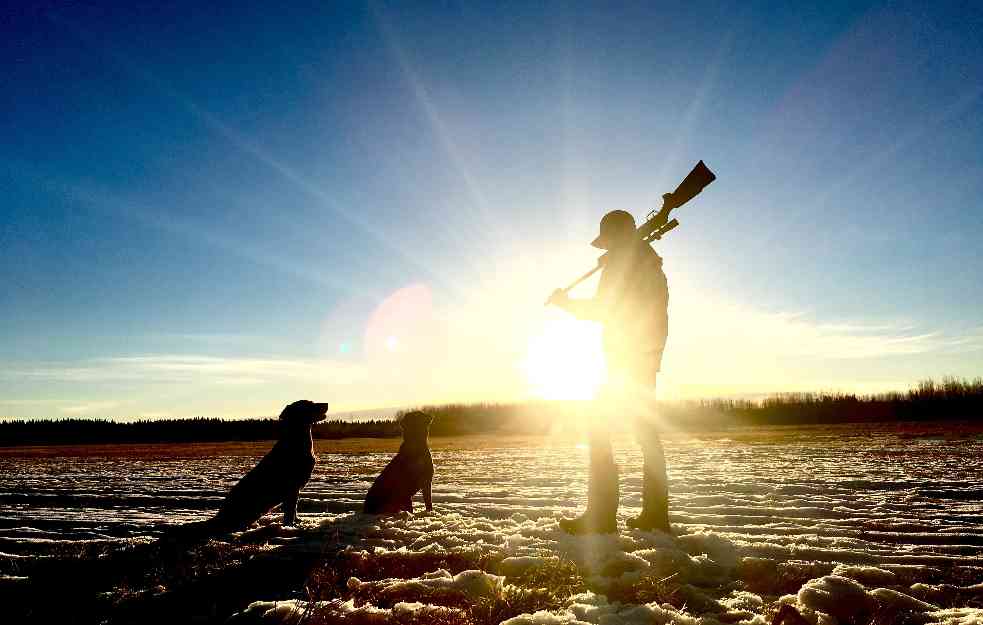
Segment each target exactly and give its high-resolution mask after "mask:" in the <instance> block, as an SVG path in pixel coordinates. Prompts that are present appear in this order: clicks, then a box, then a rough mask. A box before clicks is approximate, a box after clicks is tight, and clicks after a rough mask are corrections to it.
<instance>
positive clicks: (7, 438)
mask: <svg viewBox="0 0 983 625" xmlns="http://www.w3.org/2000/svg"><path fill="white" fill-rule="evenodd" d="M422 410H424V411H426V412H428V413H430V414H431V415H433V417H434V423H433V426H432V427H431V430H430V431H431V434H432V435H433V436H452V435H460V434H488V433H496V432H497V433H508V434H533V435H535V434H545V433H547V432H550V431H552V430H557V429H560V430H563V429H567V428H573V427H576V424H578V423H580V422H581V420H579V419H576V418H572V417H574V416H578V415H583V414H586V413H588V412H589V411H590V410H591V405H590V404H589V403H585V402H527V403H519V404H491V403H482V404H446V405H441V406H424V407H422ZM659 415H660V418H661V419H664V420H666V421H667V422H669V423H670V424H672V426H673V427H675V428H678V429H691V430H701V429H708V428H716V427H728V426H733V425H797V424H801V425H804V424H817V423H868V422H881V421H936V420H944V419H960V420H970V421H978V422H980V423H983V378H976V379H974V380H967V379H959V378H950V377H947V378H943V379H942V380H941V382H935V381H934V380H924V381H922V382H919V383H918V385H917V386H915V387H914V388H912V389H911V390H909V391H907V392H893V393H880V394H874V395H854V394H848V393H788V394H781V395H774V396H771V397H767V398H765V399H761V400H746V399H712V400H702V401H686V402H661V403H660V406H659ZM397 417H398V415H397ZM626 417H628V415H626ZM278 433H279V424H278V422H277V420H276V419H212V418H201V417H199V418H195V419H168V420H163V419H162V420H143V421H128V422H119V421H111V420H101V419H58V420H45V419H32V420H27V421H7V422H0V446H18V445H62V444H71V445H85V444H94V443H180V442H219V441H256V440H270V439H275V438H277V435H278ZM399 435H400V429H399V423H398V421H397V420H374V421H358V422H352V421H326V422H324V423H320V424H318V425H317V426H316V427H315V428H314V437H315V438H317V439H339V438H356V437H358V438H391V437H397V436H399Z"/></svg>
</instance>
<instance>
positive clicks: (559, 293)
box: [546, 289, 570, 308]
mask: <svg viewBox="0 0 983 625" xmlns="http://www.w3.org/2000/svg"><path fill="white" fill-rule="evenodd" d="M569 302H570V296H569V295H567V292H566V291H565V290H564V289H557V290H555V291H553V294H552V295H550V298H549V299H548V300H546V303H547V304H552V305H554V306H558V307H560V308H566V307H567V303H569Z"/></svg>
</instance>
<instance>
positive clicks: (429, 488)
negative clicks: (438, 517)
mask: <svg viewBox="0 0 983 625" xmlns="http://www.w3.org/2000/svg"><path fill="white" fill-rule="evenodd" d="M423 505H425V506H426V507H427V512H433V480H427V481H426V483H425V484H424V485H423Z"/></svg>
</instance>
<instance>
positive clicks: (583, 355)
mask: <svg viewBox="0 0 983 625" xmlns="http://www.w3.org/2000/svg"><path fill="white" fill-rule="evenodd" d="M522 366H523V370H524V372H525V374H526V379H527V380H528V382H529V386H530V388H531V389H532V392H533V393H534V394H535V395H537V396H538V397H541V398H543V399H566V400H587V399H593V398H594V397H595V395H596V394H597V391H598V388H600V386H601V384H602V383H603V382H604V377H605V366H604V355H603V352H602V351H601V328H600V326H599V325H598V324H595V323H589V322H585V321H577V320H575V319H563V318H553V319H548V320H547V321H545V322H544V323H543V326H542V328H541V330H540V332H539V333H538V334H536V335H535V336H533V337H532V338H531V339H530V341H529V348H528V352H527V353H526V358H525V360H524V361H523V363H522Z"/></svg>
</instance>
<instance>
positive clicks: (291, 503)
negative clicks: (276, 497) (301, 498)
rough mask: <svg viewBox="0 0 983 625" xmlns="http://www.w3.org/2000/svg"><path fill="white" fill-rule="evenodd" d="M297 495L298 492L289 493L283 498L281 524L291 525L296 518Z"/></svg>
mask: <svg viewBox="0 0 983 625" xmlns="http://www.w3.org/2000/svg"><path fill="white" fill-rule="evenodd" d="M297 495H298V493H291V494H289V495H287V498H286V499H284V500H283V505H282V506H280V507H281V508H283V524H284V525H293V524H294V523H295V522H296V520H297Z"/></svg>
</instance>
